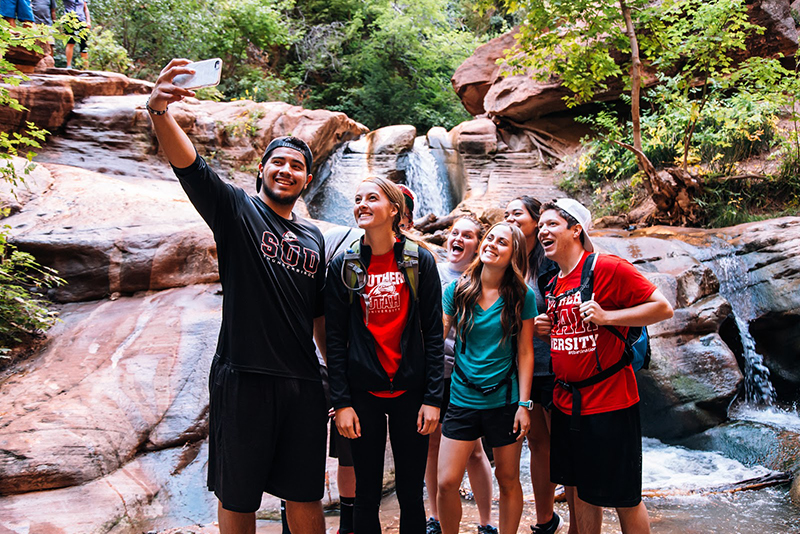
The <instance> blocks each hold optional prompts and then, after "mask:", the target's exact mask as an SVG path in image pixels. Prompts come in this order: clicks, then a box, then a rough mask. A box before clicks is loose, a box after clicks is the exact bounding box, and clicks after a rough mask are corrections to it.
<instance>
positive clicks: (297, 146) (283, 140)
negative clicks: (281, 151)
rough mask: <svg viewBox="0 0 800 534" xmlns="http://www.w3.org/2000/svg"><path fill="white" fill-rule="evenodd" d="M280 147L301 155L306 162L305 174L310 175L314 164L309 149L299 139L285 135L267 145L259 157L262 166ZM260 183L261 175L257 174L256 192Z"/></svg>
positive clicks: (259, 188)
mask: <svg viewBox="0 0 800 534" xmlns="http://www.w3.org/2000/svg"><path fill="white" fill-rule="evenodd" d="M280 147H286V148H291V149H293V150H297V151H298V152H300V153H301V154H303V159H305V161H306V174H311V165H312V164H313V163H314V157H313V156H312V155H311V149H310V148H308V145H307V144H306V142H305V141H303V140H302V139H300V138H299V137H292V136H288V135H287V136H285V137H276V138H275V139H273V140H272V141H271V142H270V144H269V145H267V149H266V150H265V151H264V155H263V156H262V157H261V163H262V164H263V163H264V162H265V161H266V160H267V158H268V157H269V155H270V153H271V152H272V151H273V150H275V149H276V148H280ZM261 182H262V180H261V173H259V174H258V178H257V179H256V192H258V191H261Z"/></svg>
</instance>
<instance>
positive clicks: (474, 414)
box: [442, 404, 518, 448]
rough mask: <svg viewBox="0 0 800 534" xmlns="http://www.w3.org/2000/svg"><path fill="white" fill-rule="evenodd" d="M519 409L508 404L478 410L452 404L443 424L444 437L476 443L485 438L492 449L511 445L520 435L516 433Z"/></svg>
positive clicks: (514, 405)
mask: <svg viewBox="0 0 800 534" xmlns="http://www.w3.org/2000/svg"><path fill="white" fill-rule="evenodd" d="M517 408H518V406H517V405H516V404H507V405H506V406H501V407H499V408H490V409H488V410H476V409H474V408H463V407H461V406H455V405H453V404H451V405H450V407H449V408H448V409H447V416H445V418H444V423H443V424H442V435H443V436H444V437H446V438H450V439H454V440H458V441H475V440H476V439H478V438H480V437H485V438H486V444H487V445H488V446H489V447H492V448H494V447H505V446H506V445H511V444H512V443H514V442H515V441H516V440H517V436H518V433H516V434H515V433H514V416H515V415H516V414H517Z"/></svg>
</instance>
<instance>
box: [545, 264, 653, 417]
mask: <svg viewBox="0 0 800 534" xmlns="http://www.w3.org/2000/svg"><path fill="white" fill-rule="evenodd" d="M595 263H597V254H596V253H591V254H589V256H588V257H587V258H586V261H584V262H583V269H581V283H580V285H579V286H578V287H576V288H573V289H570V290H568V291H565V292H564V293H562V294H561V295H557V296H555V297H551V296H550V295H551V293H552V292H553V289H554V288H555V285H556V277H553V279H552V280H551V281H550V283H548V284H547V286H546V289H545V295H547V297H548V298H554V299H555V300H556V301H559V300H562V299H564V298H566V297H568V296H570V295H574V294H575V293H580V294H581V302H587V301H589V300H592V296H593V295H594V267H595ZM603 328H605V329H606V330H608V331H609V332H611V333H612V334H614V336H616V337H617V338H618V339H620V340H622V342H623V343H624V344H625V347H624V349H623V351H622V355H621V356H620V358H619V360H618V361H617V362H616V363H614V364H612V365H611V366H610V367H607V368H605V369H603V368H602V367H601V365H600V356H599V355H598V354H597V349H596V348H595V351H594V354H595V361H596V368H597V374H595V375H592V376H590V377H589V378H586V379H584V380H580V381H578V382H564V381H563V380H558V379H557V380H556V383H557V384H558V385H559V386H561V387H562V388H564V389H566V390H567V391H569V392H571V393H572V395H573V398H572V424H571V425H570V426H571V429H572V430H575V431H578V430H580V426H579V419H578V418H579V417H580V413H581V395H580V390H581V389H582V388H585V387H588V386H593V385H595V384H598V383H600V382H602V381H603V380H605V379H607V378H610V377H611V376H613V375H615V374H616V373H618V372H619V371H621V370H622V369H624V368H625V367H627V366H629V365H630V366H631V367H632V368H633V370H634V371H638V370H639V369H649V368H650V337H649V335H648V333H647V327H640V326H632V327H629V328H628V335H626V336H623V335H622V332H620V331H619V329H617V328H616V327H614V326H607V325H603Z"/></svg>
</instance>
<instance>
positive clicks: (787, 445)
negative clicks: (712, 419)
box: [681, 414, 800, 479]
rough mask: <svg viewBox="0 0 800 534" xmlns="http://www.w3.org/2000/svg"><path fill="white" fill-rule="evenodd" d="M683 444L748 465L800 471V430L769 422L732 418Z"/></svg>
mask: <svg viewBox="0 0 800 534" xmlns="http://www.w3.org/2000/svg"><path fill="white" fill-rule="evenodd" d="M754 415H755V414H754ZM755 417H758V415H755ZM766 420H767V418H765V421H766ZM681 445H684V446H686V447H689V448H692V449H698V450H705V451H711V450H713V451H719V452H721V453H722V454H724V455H725V456H727V457H728V458H733V459H734V460H738V461H739V462H741V463H743V464H744V465H747V466H755V465H763V466H764V467H767V468H769V469H772V470H775V471H790V472H792V473H794V474H795V475H797V473H798V472H800V434H798V432H797V431H792V430H785V429H781V428H779V427H776V426H772V425H770V424H769V423H768V422H764V423H760V422H757V421H753V420H739V421H731V422H729V423H726V424H723V425H720V426H718V427H715V428H711V429H709V430H706V431H705V432H703V433H702V434H698V435H696V436H692V437H689V438H687V439H685V440H683V441H682V442H681ZM796 478H797V476H795V479H796Z"/></svg>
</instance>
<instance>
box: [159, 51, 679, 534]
mask: <svg viewBox="0 0 800 534" xmlns="http://www.w3.org/2000/svg"><path fill="white" fill-rule="evenodd" d="M188 64H189V61H188V60H182V59H175V60H172V61H171V62H170V63H169V64H168V65H167V66H166V67H165V68H164V70H162V72H161V74H160V76H159V78H158V81H157V82H156V84H155V87H154V89H153V92H152V93H151V95H150V98H149V100H148V102H147V104H146V108H147V111H148V112H149V114H150V116H151V119H152V122H153V127H154V130H155V132H156V135H157V136H158V140H159V144H160V146H161V147H162V149H163V151H164V153H165V155H166V157H167V158H168V159H169V161H170V163H171V164H172V166H173V169H174V172H175V174H176V175H177V177H178V179H179V181H180V183H181V185H182V186H183V188H184V190H185V191H186V194H187V195H188V197H189V199H190V201H191V202H192V203H193V204H194V206H195V207H196V209H197V210H198V212H199V213H200V215H201V216H202V217H203V219H204V220H205V221H206V223H207V224H208V225H209V226H210V227H211V229H212V231H213V234H214V238H215V240H216V244H217V252H218V259H219V271H220V281H221V284H222V289H223V306H222V325H221V329H220V335H219V341H218V345H217V350H216V354H215V356H214V360H213V363H212V367H211V374H210V380H209V392H210V413H209V419H210V424H209V445H210V448H209V462H208V487H209V489H210V490H212V491H214V492H215V494H216V496H217V498H218V501H219V506H218V518H219V526H220V531H221V532H222V533H223V534H226V533H253V532H255V512H256V510H257V509H258V508H259V505H260V502H261V497H262V493H263V492H267V493H270V494H273V495H275V496H278V497H280V498H281V499H284V500H285V501H286V518H287V526H288V529H289V530H290V531H291V532H292V533H294V534H305V533H309V534H311V533H313V534H320V533H322V532H324V530H325V527H324V519H323V515H322V508H321V504H320V499H321V498H322V495H323V488H324V472H325V447H326V437H327V429H326V421H327V419H328V416H329V414H328V400H326V396H325V394H324V390H325V388H324V387H323V385H322V384H323V377H324V376H325V375H327V379H326V380H324V382H326V383H327V385H328V387H327V389H328V394H329V402H330V406H332V409H331V415H332V416H333V421H334V428H335V431H334V429H332V432H331V433H332V437H333V441H332V443H334V444H335V449H336V454H337V456H338V457H339V458H340V464H341V465H342V467H341V468H340V473H339V482H340V493H341V495H342V514H341V522H340V529H339V532H340V534H347V533H353V532H354V533H356V534H373V533H378V532H381V524H380V516H379V509H380V503H381V496H382V488H383V472H384V465H383V464H384V456H385V447H386V440H387V428H388V438H389V440H390V442H391V445H392V453H393V455H394V463H395V482H396V492H397V499H398V502H399V506H400V532H401V534H421V533H423V532H443V533H445V534H455V533H457V532H459V526H460V522H461V501H460V495H459V487H460V485H461V481H462V479H463V476H464V472H465V471H466V472H467V473H468V474H469V477H470V482H471V485H472V488H473V492H474V494H475V497H476V501H477V504H478V509H479V515H480V525H479V526H478V531H479V532H480V533H492V532H496V531H497V529H495V527H493V526H491V525H490V522H491V521H490V520H491V499H492V488H491V467H490V464H489V460H488V458H487V454H486V451H487V450H488V451H490V453H491V455H492V457H493V460H494V464H495V477H496V479H497V482H498V486H499V490H500V497H499V524H498V526H499V532H500V533H501V534H511V533H514V532H517V529H518V528H519V523H520V519H521V514H522V507H523V493H522V487H521V484H520V478H519V470H520V454H521V450H522V445H523V441H524V439H525V437H526V436H527V438H528V443H529V448H530V450H531V471H532V477H531V478H532V482H533V490H534V497H535V500H536V513H537V523H536V524H535V525H533V526H532V527H531V530H532V531H533V533H535V534H541V533H552V532H555V531H557V530H558V529H559V528H560V527H561V525H562V518H561V517H559V515H558V514H557V513H555V512H554V510H553V494H554V490H555V485H556V484H563V485H564V486H565V488H566V494H567V499H568V502H569V509H570V529H569V532H570V534H576V533H579V534H594V533H599V532H600V529H601V525H602V509H603V507H613V508H616V510H617V513H618V515H619V520H620V525H621V527H622V530H623V532H625V533H644V532H649V520H648V516H647V511H646V509H645V507H644V504H643V503H642V501H641V430H640V426H639V414H638V400H639V399H638V392H637V388H636V379H635V377H634V374H633V370H632V369H631V367H630V366H629V365H626V366H624V367H622V369H621V370H619V371H618V372H614V373H611V374H609V376H608V377H606V378H604V379H603V380H601V381H598V382H596V383H593V384H591V385H584V383H585V380H586V379H587V378H589V377H591V376H594V375H597V374H598V373H599V372H602V370H603V369H606V370H608V369H612V368H614V366H615V365H616V364H617V363H618V361H620V358H621V355H622V354H623V352H624V351H625V347H626V344H625V342H624V341H623V339H624V331H625V330H626V329H627V327H642V326H646V325H648V324H652V323H654V322H657V321H660V320H663V319H666V318H668V317H670V316H671V315H672V308H671V306H670V304H669V303H668V301H667V300H666V299H665V298H664V296H663V295H662V294H661V293H660V292H659V290H658V289H657V288H656V287H655V286H654V285H653V284H652V283H650V282H649V281H648V280H647V279H646V278H645V277H644V276H643V275H641V274H640V273H639V272H638V271H637V270H636V269H635V268H634V267H633V266H632V265H630V264H629V263H628V262H626V261H624V260H622V259H620V258H617V257H615V256H611V255H607V254H602V255H598V254H596V253H594V246H593V244H592V241H591V239H590V237H589V235H588V233H587V232H586V230H587V229H588V228H589V224H590V214H589V212H588V210H586V208H585V207H583V206H582V205H581V204H579V203H578V202H576V201H574V200H570V199H560V200H558V201H554V202H547V203H544V204H542V205H540V204H539V202H537V201H536V200H535V199H533V198H531V197H527V196H523V197H520V198H518V199H516V200H514V201H512V202H511V203H509V205H508V207H507V209H506V213H505V218H504V220H503V221H501V222H498V223H496V224H494V225H493V226H491V227H490V228H488V229H485V228H484V226H483V224H481V223H480V222H479V221H478V220H476V219H475V218H473V217H471V216H468V215H465V216H462V217H460V218H458V219H457V220H456V221H455V222H454V223H453V225H452V227H451V228H450V231H449V235H448V238H447V244H446V248H447V262H446V263H439V264H437V263H436V261H435V259H434V255H433V254H432V253H431V252H430V251H429V250H428V249H427V248H426V247H425V246H424V245H422V244H421V243H419V242H417V241H415V240H414V239H412V238H411V237H410V236H409V234H408V233H407V232H406V231H405V230H406V229H407V228H408V227H409V226H410V225H411V224H413V223H412V221H411V214H412V213H413V202H414V196H413V193H411V192H410V191H408V190H407V189H404V188H401V187H398V186H397V185H395V184H394V183H393V182H391V181H389V180H387V179H384V178H380V177H370V178H367V179H366V180H364V181H363V182H362V183H361V184H360V185H359V186H358V189H357V190H356V191H355V195H354V207H353V216H354V219H355V223H356V225H357V226H358V228H359V230H358V231H352V232H351V231H349V230H348V231H345V233H344V234H342V233H341V232H339V233H337V234H336V235H335V236H334V235H333V234H329V235H327V236H325V237H323V235H322V234H321V233H320V231H319V230H318V229H317V228H316V227H315V226H314V225H312V224H311V223H309V222H307V221H305V220H303V219H302V218H300V217H298V216H297V215H295V214H293V212H292V209H293V207H294V204H295V202H296V200H297V199H298V197H299V196H300V194H301V193H302V191H303V190H304V189H305V188H306V187H307V186H308V184H309V183H310V182H311V180H312V179H313V176H312V175H311V169H312V166H313V156H312V153H311V150H310V149H309V147H308V146H307V145H306V144H305V143H304V142H303V141H301V140H300V139H298V138H296V137H291V136H290V137H279V138H276V139H274V140H272V142H271V143H270V144H269V145H268V146H267V147H266V150H265V151H264V155H263V157H262V160H261V162H260V163H259V165H258V175H257V179H256V194H255V195H249V194H247V193H245V192H244V191H243V190H242V189H240V188H237V187H235V186H233V185H231V184H229V183H227V182H225V181H223V180H221V179H220V178H219V177H218V176H217V174H216V173H215V172H214V171H213V170H212V169H211V168H210V167H209V166H208V165H207V164H206V162H205V161H204V159H203V158H202V157H200V156H199V155H198V154H197V152H196V151H195V148H194V146H193V145H192V143H191V141H190V140H189V138H188V136H187V135H186V134H185V133H184V131H183V130H182V129H181V127H180V126H179V125H178V123H177V122H176V121H175V119H174V118H173V117H172V116H171V115H170V113H169V111H168V105H169V104H171V103H174V102H178V101H180V100H182V99H184V98H186V97H189V96H193V94H194V93H193V92H192V91H190V90H187V89H184V88H181V87H178V86H176V85H175V84H174V83H172V81H173V79H174V77H175V76H177V75H180V74H193V72H192V71H191V69H190V68H188V67H187V65H188ZM337 250H341V252H339V253H338V254H335V255H334V254H328V255H327V257H326V252H330V251H337ZM585 264H586V265H590V266H591V271H592V273H593V274H592V284H593V285H592V287H591V291H592V292H591V295H590V297H586V295H585V293H586V291H585V290H586V280H585V277H584V276H583V274H584V273H585V272H587V271H589V269H587V268H585V267H584V265H585ZM326 273H327V276H326ZM612 325H613V326H612ZM620 330H621V331H623V336H622V337H623V339H620V338H618V337H617V335H615V332H616V333H617V334H619V331H620ZM315 349H316V350H315ZM317 354H319V357H318V355H317ZM321 361H322V362H327V366H322V365H321ZM606 374H608V372H607V373H606ZM425 485H427V489H428V495H429V507H430V510H431V517H430V518H429V519H426V517H427V516H426V513H425V503H424V500H423V488H424V486H425Z"/></svg>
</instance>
